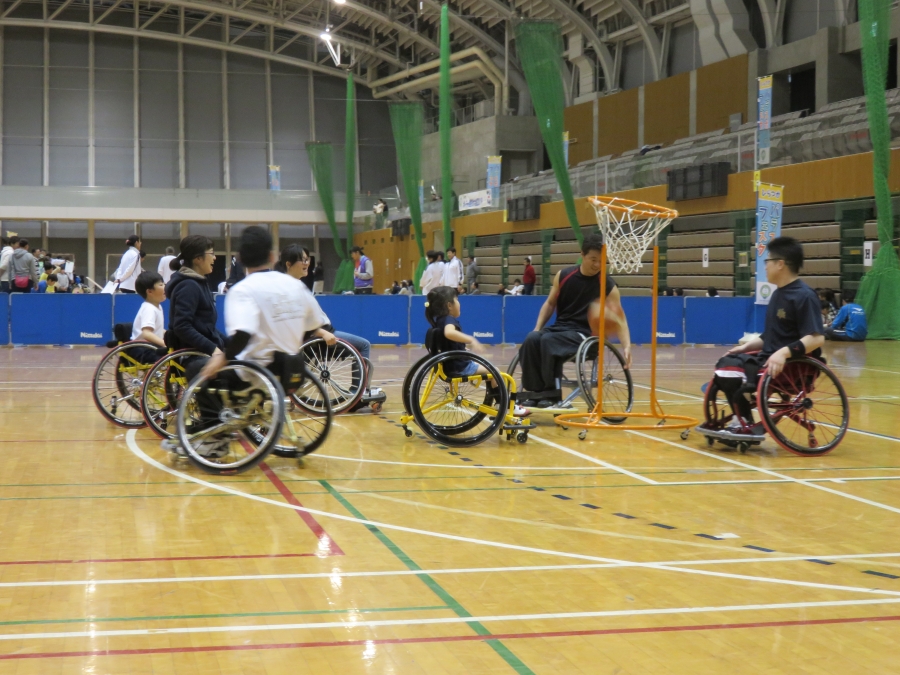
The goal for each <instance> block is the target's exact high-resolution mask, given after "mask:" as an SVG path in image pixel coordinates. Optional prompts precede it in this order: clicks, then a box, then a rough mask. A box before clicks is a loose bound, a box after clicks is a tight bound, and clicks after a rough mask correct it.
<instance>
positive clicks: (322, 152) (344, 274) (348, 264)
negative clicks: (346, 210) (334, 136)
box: [306, 143, 353, 293]
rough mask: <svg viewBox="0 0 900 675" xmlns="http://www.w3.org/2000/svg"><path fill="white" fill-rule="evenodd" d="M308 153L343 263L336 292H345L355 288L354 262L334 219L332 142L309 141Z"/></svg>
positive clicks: (336, 283) (323, 206)
mask: <svg viewBox="0 0 900 675" xmlns="http://www.w3.org/2000/svg"><path fill="white" fill-rule="evenodd" d="M306 154H307V155H309V164H310V166H311V167H312V172H313V177H314V178H315V179H316V191H317V192H318V193H319V200H320V201H321V202H322V210H323V211H325V219H326V220H327V221H328V227H329V228H330V229H331V240H332V242H333V243H334V250H335V251H337V254H338V257H339V258H340V259H341V264H340V265H339V266H338V271H337V276H336V277H335V279H334V289H333V290H334V292H335V293H343V292H344V291H352V290H353V262H352V261H351V260H349V259H348V258H347V252H346V251H345V250H344V247H343V246H342V245H341V237H340V234H339V233H338V228H337V221H335V219H334V180H333V178H332V175H331V171H332V165H333V163H334V162H333V159H332V149H331V143H307V144H306Z"/></svg>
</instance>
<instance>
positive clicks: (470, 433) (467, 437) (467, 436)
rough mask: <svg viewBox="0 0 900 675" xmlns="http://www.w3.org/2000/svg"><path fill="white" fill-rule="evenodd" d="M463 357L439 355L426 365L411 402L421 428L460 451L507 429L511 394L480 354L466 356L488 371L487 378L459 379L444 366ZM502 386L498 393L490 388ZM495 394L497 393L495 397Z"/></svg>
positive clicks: (414, 384) (416, 379)
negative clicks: (494, 385)
mask: <svg viewBox="0 0 900 675" xmlns="http://www.w3.org/2000/svg"><path fill="white" fill-rule="evenodd" d="M459 358H460V354H459V353H457V354H453V353H444V354H438V355H436V356H434V357H432V358H430V359H429V360H428V361H426V362H425V363H424V364H423V365H422V367H421V368H419V370H418V372H417V373H416V374H415V376H414V377H413V380H412V386H411V388H410V394H409V402H410V407H411V408H412V411H411V412H412V415H413V417H414V418H415V420H416V424H418V425H419V428H420V429H422V431H423V432H424V433H425V434H426V435H427V436H429V437H431V438H433V439H434V440H436V441H438V442H439V443H446V444H447V445H452V446H456V447H467V446H472V445H477V444H479V443H482V442H483V441H485V440H487V439H488V438H490V437H491V436H492V435H494V434H496V433H497V432H498V431H499V430H500V428H501V427H502V426H503V422H504V417H505V415H506V412H507V408H508V407H509V393H508V392H507V390H506V386H505V385H504V384H503V380H502V378H501V376H500V372H499V371H498V370H497V369H496V368H495V367H494V366H493V365H491V363H490V362H489V361H488V360H486V359H484V358H482V357H481V356H478V355H477V354H465V356H464V357H463V358H465V359H468V360H471V361H473V362H475V363H477V364H478V365H480V366H483V367H484V368H485V369H486V370H487V375H483V376H479V375H472V376H469V377H456V376H453V375H452V373H447V372H445V370H444V364H447V363H448V362H452V361H454V360H457V359H459ZM494 383H498V386H496V389H493V390H492V389H489V388H488V385H489V384H494ZM492 392H493V393H492Z"/></svg>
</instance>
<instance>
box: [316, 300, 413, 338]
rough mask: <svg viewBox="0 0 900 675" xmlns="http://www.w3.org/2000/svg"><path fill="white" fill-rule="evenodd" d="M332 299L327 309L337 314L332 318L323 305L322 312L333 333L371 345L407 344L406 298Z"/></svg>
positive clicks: (407, 313) (407, 301)
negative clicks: (330, 323) (336, 332)
mask: <svg viewBox="0 0 900 675" xmlns="http://www.w3.org/2000/svg"><path fill="white" fill-rule="evenodd" d="M331 299H333V302H329V303H328V306H329V307H337V308H339V312H335V313H334V315H332V313H330V312H329V311H328V310H327V309H325V306H324V305H323V306H322V309H323V310H325V313H326V314H328V318H329V319H331V322H332V323H333V324H334V327H335V330H340V331H344V332H345V333H353V334H354V335H359V336H360V337H364V338H365V339H366V340H368V341H369V342H371V343H372V344H373V345H405V344H408V343H409V296H408V295H343V296H333V298H331ZM320 304H321V303H320ZM335 317H339V318H335Z"/></svg>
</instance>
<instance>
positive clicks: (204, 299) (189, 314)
mask: <svg viewBox="0 0 900 675" xmlns="http://www.w3.org/2000/svg"><path fill="white" fill-rule="evenodd" d="M179 248H180V253H179V254H178V255H177V256H176V257H175V258H174V259H173V260H172V261H171V262H170V263H169V267H170V268H171V269H172V271H173V272H174V274H173V275H172V278H171V279H169V283H168V284H166V297H167V298H169V302H170V308H169V330H168V331H166V337H167V342H168V343H169V345H168V346H169V347H172V348H173V349H185V348H189V349H196V350H197V351H200V352H203V353H204V354H207V355H209V356H213V355H215V354H221V353H222V351H223V350H224V348H225V338H224V336H223V335H222V334H221V333H220V332H219V331H218V329H216V321H217V320H218V318H219V317H218V314H217V312H216V301H215V298H214V297H213V295H212V293H211V292H210V290H209V284H208V282H207V276H208V275H209V274H211V273H212V270H213V263H215V261H216V255H215V253H213V243H212V240H211V239H209V238H208V237H204V236H202V235H199V234H192V235H190V236H187V237H185V238H184V239H182V240H181V244H180V246H179ZM191 365H194V364H191ZM197 372H199V369H198V370H197ZM188 374H190V368H189V369H188Z"/></svg>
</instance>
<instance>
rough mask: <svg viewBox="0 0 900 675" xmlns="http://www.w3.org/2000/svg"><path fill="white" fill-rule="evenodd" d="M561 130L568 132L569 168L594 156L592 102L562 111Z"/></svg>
mask: <svg viewBox="0 0 900 675" xmlns="http://www.w3.org/2000/svg"><path fill="white" fill-rule="evenodd" d="M563 129H564V130H565V131H568V132H569V166H575V165H576V164H578V163H579V162H583V161H584V160H586V159H591V158H592V157H593V156H594V102H593V101H587V102H586V103H579V104H578V105H573V106H569V107H568V108H566V109H565V110H564V111H563Z"/></svg>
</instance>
